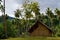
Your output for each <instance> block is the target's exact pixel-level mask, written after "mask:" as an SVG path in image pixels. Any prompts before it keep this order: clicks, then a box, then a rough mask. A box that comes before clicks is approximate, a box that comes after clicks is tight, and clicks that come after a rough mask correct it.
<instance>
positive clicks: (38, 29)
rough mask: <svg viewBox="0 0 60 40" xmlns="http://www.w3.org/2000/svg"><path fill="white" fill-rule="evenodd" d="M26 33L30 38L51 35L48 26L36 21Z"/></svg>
mask: <svg viewBox="0 0 60 40" xmlns="http://www.w3.org/2000/svg"><path fill="white" fill-rule="evenodd" d="M28 32H29V35H30V36H52V33H53V32H52V30H51V29H50V28H49V27H48V26H46V25H45V24H43V23H42V22H40V21H36V23H35V24H34V25H33V26H32V27H31V28H30V29H29V31H28Z"/></svg>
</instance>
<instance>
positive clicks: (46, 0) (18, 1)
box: [0, 0, 60, 17]
mask: <svg viewBox="0 0 60 40" xmlns="http://www.w3.org/2000/svg"><path fill="white" fill-rule="evenodd" d="M36 1H37V2H38V3H39V6H40V12H45V11H46V8H47V7H50V8H51V9H52V10H54V9H55V8H59V9H60V0H36ZM5 2H6V4H5V5H6V14H8V15H9V16H11V17H14V11H15V10H16V9H18V8H20V9H21V8H22V7H21V6H22V3H23V0H5ZM1 14H2V13H1V12H0V15H1Z"/></svg>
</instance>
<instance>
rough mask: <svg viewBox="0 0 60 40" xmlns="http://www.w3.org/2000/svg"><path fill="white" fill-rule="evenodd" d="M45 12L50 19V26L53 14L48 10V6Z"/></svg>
mask: <svg viewBox="0 0 60 40" xmlns="http://www.w3.org/2000/svg"><path fill="white" fill-rule="evenodd" d="M46 14H47V16H48V18H49V19H50V21H51V27H52V24H53V16H54V14H53V12H52V11H51V10H50V8H47V10H46Z"/></svg>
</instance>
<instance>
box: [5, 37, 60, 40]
mask: <svg viewBox="0 0 60 40" xmlns="http://www.w3.org/2000/svg"><path fill="white" fill-rule="evenodd" d="M5 40H60V37H26V38H21V37H18V38H9V39H5Z"/></svg>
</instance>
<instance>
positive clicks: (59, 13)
mask: <svg viewBox="0 0 60 40" xmlns="http://www.w3.org/2000/svg"><path fill="white" fill-rule="evenodd" d="M55 14H57V19H58V20H59V26H58V28H59V29H57V30H58V31H57V34H59V33H60V31H59V30H60V10H59V9H57V8H56V9H55ZM57 34H56V35H57Z"/></svg>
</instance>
